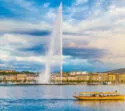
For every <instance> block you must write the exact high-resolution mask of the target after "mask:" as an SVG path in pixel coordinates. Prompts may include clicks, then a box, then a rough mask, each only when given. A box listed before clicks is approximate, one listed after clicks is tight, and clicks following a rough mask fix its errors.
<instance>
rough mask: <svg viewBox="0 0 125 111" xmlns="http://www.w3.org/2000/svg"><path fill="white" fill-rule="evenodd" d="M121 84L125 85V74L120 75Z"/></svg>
mask: <svg viewBox="0 0 125 111" xmlns="http://www.w3.org/2000/svg"><path fill="white" fill-rule="evenodd" d="M119 82H120V83H125V73H124V74H119Z"/></svg>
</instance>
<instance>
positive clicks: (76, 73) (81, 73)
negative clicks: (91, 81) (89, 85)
mask: <svg viewBox="0 0 125 111" xmlns="http://www.w3.org/2000/svg"><path fill="white" fill-rule="evenodd" d="M85 74H88V72H86V71H81V72H80V71H79V72H70V73H69V75H72V76H75V75H85Z"/></svg>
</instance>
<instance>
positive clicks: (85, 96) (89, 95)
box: [73, 91, 125, 100]
mask: <svg viewBox="0 0 125 111" xmlns="http://www.w3.org/2000/svg"><path fill="white" fill-rule="evenodd" d="M73 97H74V98H76V99H78V100H124V98H125V95H121V94H120V93H118V92H117V91H115V92H80V93H79V95H78V96H77V95H76V94H75V95H74V96H73Z"/></svg>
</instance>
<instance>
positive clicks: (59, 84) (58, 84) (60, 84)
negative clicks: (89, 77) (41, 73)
mask: <svg viewBox="0 0 125 111" xmlns="http://www.w3.org/2000/svg"><path fill="white" fill-rule="evenodd" d="M124 84H125V83H122V84H108V85H105V84H77V83H68V84H63V83H56V84H52V83H49V84H47V83H43V84H35V83H33V84H31V83H29V84H22V83H20V84H0V86H38V85H41V86H42V85H48V86H49V85H50V86H54V85H55V86H56V85H57V86H66V85H74V86H75V85H86V86H102V85H105V86H110V85H124Z"/></svg>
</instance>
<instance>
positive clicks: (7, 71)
mask: <svg viewBox="0 0 125 111" xmlns="http://www.w3.org/2000/svg"><path fill="white" fill-rule="evenodd" d="M0 72H5V73H9V72H16V71H15V70H0Z"/></svg>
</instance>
